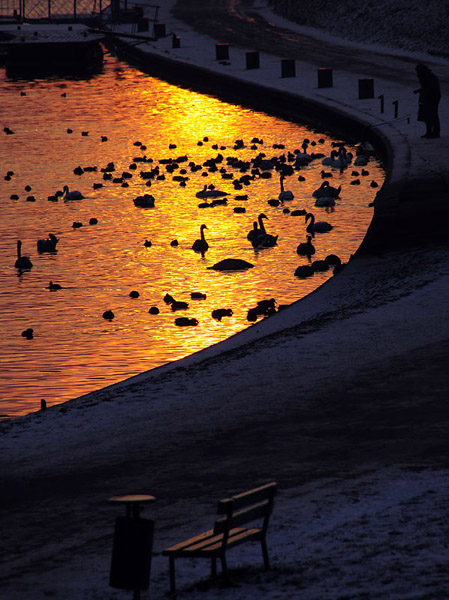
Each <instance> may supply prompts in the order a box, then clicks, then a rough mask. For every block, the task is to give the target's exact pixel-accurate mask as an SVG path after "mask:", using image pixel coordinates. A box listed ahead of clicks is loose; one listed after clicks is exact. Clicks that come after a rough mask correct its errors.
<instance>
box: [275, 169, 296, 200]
mask: <svg viewBox="0 0 449 600" xmlns="http://www.w3.org/2000/svg"><path fill="white" fill-rule="evenodd" d="M284 179H285V175H281V179H280V183H281V192H280V194H279V196H278V198H279V200H293V198H294V195H293V192H291V191H290V190H284Z"/></svg>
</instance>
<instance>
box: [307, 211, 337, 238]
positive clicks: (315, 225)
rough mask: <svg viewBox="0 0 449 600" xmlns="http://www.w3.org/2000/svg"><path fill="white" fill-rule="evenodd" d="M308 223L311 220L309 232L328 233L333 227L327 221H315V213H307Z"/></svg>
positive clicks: (308, 226)
mask: <svg viewBox="0 0 449 600" xmlns="http://www.w3.org/2000/svg"><path fill="white" fill-rule="evenodd" d="M305 219H306V224H307V221H309V220H310V223H309V224H308V225H307V227H306V231H307V233H311V234H312V235H314V234H315V233H326V232H327V231H330V230H331V229H333V226H332V225H331V224H330V223H328V222H327V221H315V215H314V214H313V213H307V214H306V217H305Z"/></svg>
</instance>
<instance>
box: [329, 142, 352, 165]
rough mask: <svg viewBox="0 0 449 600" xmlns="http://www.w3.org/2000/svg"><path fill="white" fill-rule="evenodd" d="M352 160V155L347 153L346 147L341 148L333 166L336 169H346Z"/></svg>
mask: <svg viewBox="0 0 449 600" xmlns="http://www.w3.org/2000/svg"><path fill="white" fill-rule="evenodd" d="M351 160H352V154H351V153H349V152H347V151H346V148H345V147H344V146H340V148H339V150H338V156H337V157H336V159H335V160H334V162H333V163H332V164H331V167H333V168H334V169H346V167H347V166H348V165H349V164H350V162H351Z"/></svg>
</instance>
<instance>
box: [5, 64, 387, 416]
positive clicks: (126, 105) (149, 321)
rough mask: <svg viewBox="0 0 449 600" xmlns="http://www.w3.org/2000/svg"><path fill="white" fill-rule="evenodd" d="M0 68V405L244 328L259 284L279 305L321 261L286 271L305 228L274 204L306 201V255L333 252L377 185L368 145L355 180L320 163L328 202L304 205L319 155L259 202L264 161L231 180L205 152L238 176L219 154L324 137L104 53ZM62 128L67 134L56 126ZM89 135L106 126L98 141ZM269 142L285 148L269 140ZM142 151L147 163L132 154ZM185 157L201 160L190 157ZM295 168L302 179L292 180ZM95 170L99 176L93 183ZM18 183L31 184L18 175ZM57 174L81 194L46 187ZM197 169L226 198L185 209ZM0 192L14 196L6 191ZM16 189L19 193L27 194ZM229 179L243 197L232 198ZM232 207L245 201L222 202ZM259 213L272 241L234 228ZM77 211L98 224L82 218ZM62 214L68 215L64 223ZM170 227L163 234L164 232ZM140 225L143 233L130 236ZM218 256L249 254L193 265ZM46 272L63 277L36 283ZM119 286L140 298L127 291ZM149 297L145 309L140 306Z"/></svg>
mask: <svg viewBox="0 0 449 600" xmlns="http://www.w3.org/2000/svg"><path fill="white" fill-rule="evenodd" d="M0 79H1V80H2V81H1V87H0V102H1V103H2V108H3V123H4V125H7V126H8V127H10V128H11V129H12V130H13V131H15V133H14V135H8V136H7V135H3V132H0V134H1V135H2V138H1V142H2V143H1V145H0V158H1V164H2V165H3V170H4V173H1V178H0V202H1V204H0V217H1V219H2V223H3V226H4V234H3V235H2V237H1V239H0V250H1V258H0V272H1V277H0V369H1V372H2V375H3V377H2V381H1V382H0V396H1V403H0V413H1V414H8V415H9V416H18V415H23V414H26V413H28V412H31V411H34V410H37V409H38V408H39V405H40V399H41V398H45V399H46V400H47V403H48V405H52V404H57V403H61V402H64V401H66V400H68V399H71V398H74V397H77V396H80V395H82V394H84V393H87V392H89V391H92V390H94V389H98V388H100V387H103V386H105V385H108V384H111V383H113V382H116V381H119V380H122V379H124V378H126V377H129V376H131V375H134V374H137V373H140V372H142V371H145V370H148V369H151V368H154V367H155V366H159V365H162V364H164V363H166V362H169V361H172V360H176V359H179V358H182V357H184V356H186V355H188V354H191V353H192V352H195V351H198V350H200V349H202V348H205V347H207V346H209V345H211V344H214V343H217V342H219V341H221V340H223V339H225V338H227V337H229V336H230V335H232V334H234V333H236V332H238V331H241V330H242V329H244V328H245V327H248V326H249V325H250V323H249V322H248V321H247V319H246V316H247V311H248V309H249V308H251V307H253V306H254V305H255V304H256V303H257V302H258V301H259V300H263V299H267V298H271V297H274V298H276V301H277V303H278V304H289V303H291V302H294V301H295V300H297V299H299V298H301V297H303V296H304V295H306V294H308V293H310V292H311V291H312V290H314V289H316V287H317V286H319V285H320V284H321V283H323V282H324V281H326V280H327V279H328V278H329V277H330V276H331V272H328V273H324V274H318V273H317V274H315V275H314V277H312V278H309V279H305V280H302V279H298V278H295V277H294V275H293V273H294V271H295V269H296V267H297V266H298V265H299V264H305V263H307V258H305V259H303V258H301V257H299V256H298V255H297V254H296V246H297V245H298V243H299V242H300V241H304V240H305V224H304V217H292V216H290V215H289V214H286V213H284V212H283V209H284V208H286V207H288V208H289V209H290V210H293V209H296V208H306V209H307V210H312V211H313V212H314V213H315V215H316V217H317V219H321V220H327V221H330V222H331V223H332V224H333V225H334V229H333V230H332V231H331V232H329V233H326V234H321V235H320V234H317V236H316V237H315V239H314V245H315V246H316V248H317V253H316V256H315V257H314V258H324V257H325V256H326V255H327V254H329V253H335V254H338V255H339V256H340V257H341V258H342V260H343V261H346V260H348V258H349V256H350V255H351V253H353V252H354V251H355V250H356V248H357V247H358V246H359V244H360V242H361V240H362V239H363V236H364V232H365V231H366V228H367V227H368V224H369V222H370V220H371V218H372V208H370V207H369V203H370V202H371V201H372V200H373V199H374V196H375V192H376V190H375V189H373V188H371V187H370V186H369V183H370V181H371V180H376V181H377V182H378V183H379V185H381V183H382V181H383V177H384V173H383V170H382V167H381V165H380V164H379V163H378V161H375V160H373V161H371V162H370V164H369V166H368V167H367V168H368V169H369V172H370V173H369V176H366V177H361V184H360V185H359V186H352V185H350V184H349V182H350V180H351V179H354V177H353V176H351V169H347V170H346V171H345V172H343V173H340V172H339V171H334V172H333V178H332V180H331V183H332V185H339V184H340V183H341V185H342V187H343V192H342V194H341V200H340V201H338V202H337V206H336V207H335V208H334V209H333V210H331V211H328V212H326V210H325V209H322V208H317V207H315V206H314V198H313V197H312V191H313V190H314V189H315V188H316V187H318V186H319V185H320V184H321V182H322V180H321V178H320V174H319V173H320V171H321V170H322V168H323V167H322V165H321V161H320V160H317V161H314V162H313V163H311V164H310V166H308V167H305V168H303V169H301V171H299V172H295V174H294V175H292V176H291V177H288V178H287V179H286V187H288V188H289V189H291V190H293V192H294V195H295V199H294V200H293V201H291V202H289V203H288V204H287V203H286V204H285V205H284V206H280V207H272V206H270V205H268V204H267V200H269V199H270V198H277V196H278V194H279V190H280V184H279V177H278V175H277V174H276V173H275V172H274V176H273V177H272V178H271V179H262V178H256V179H254V180H253V181H252V182H251V185H249V186H244V187H243V189H242V190H239V191H235V190H234V187H233V185H232V181H233V180H232V179H225V178H223V177H222V173H220V170H217V171H215V172H211V171H209V170H208V168H207V167H206V166H204V162H205V161H206V160H207V159H210V158H211V157H217V155H218V154H219V153H220V154H222V155H223V161H222V163H219V164H218V165H217V166H218V168H219V169H220V168H224V169H225V170H226V174H227V175H228V176H231V175H232V176H233V178H234V179H237V178H239V177H241V176H242V174H243V173H241V172H239V170H238V169H236V168H233V167H231V166H229V165H228V164H227V160H226V159H227V158H228V157H238V158H239V159H241V160H245V161H248V160H250V159H252V158H254V157H255V156H256V155H257V154H258V153H259V152H265V153H266V155H267V157H274V156H277V157H279V156H281V155H282V154H287V153H288V152H289V151H290V152H293V151H294V150H295V149H298V148H300V144H301V142H302V140H303V139H304V138H309V139H310V140H314V141H316V145H315V146H313V147H312V146H310V147H309V151H314V152H323V153H325V154H329V152H330V150H331V149H332V141H334V140H333V139H331V138H330V137H328V136H324V135H322V134H320V133H317V132H313V131H310V130H308V129H307V128H305V127H304V126H301V125H298V124H295V123H289V122H284V121H281V120H279V119H275V118H273V117H271V116H269V115H266V114H263V113H259V112H254V111H251V110H249V109H246V108H243V107H240V106H233V105H230V104H226V103H223V102H220V101H219V100H217V99H215V98H212V97H208V96H203V95H201V94H196V93H194V92H192V91H189V90H185V89H181V88H177V87H175V86H172V85H170V84H168V83H166V82H163V81H159V80H157V79H153V78H150V77H148V76H147V75H144V74H143V73H141V72H139V71H137V70H135V69H133V68H130V67H128V66H127V65H124V64H123V63H120V62H119V61H117V60H116V59H115V58H113V57H108V58H107V63H106V65H105V70H104V73H102V74H99V75H97V76H96V77H93V78H92V79H90V80H87V81H86V80H69V79H67V80H61V79H47V80H45V79H42V80H35V81H26V80H23V81H20V80H17V81H10V80H7V79H6V78H5V75H4V73H1V72H0ZM21 92H23V93H24V94H25V95H20V93H21ZM62 93H65V94H66V95H65V96H62V95H61V94H62ZM69 128H70V129H72V130H73V133H70V134H69V133H67V130H68V129H69ZM83 131H84V132H88V134H87V135H82V132H83ZM102 136H106V137H107V138H108V141H107V142H102V141H101V138H102ZM206 137H207V138H208V141H203V140H204V138H206ZM254 137H258V138H261V139H263V144H259V145H257V149H253V148H251V146H252V144H251V140H252V139H253V138H254ZM320 138H323V140H324V141H323V143H320V142H319V139H320ZM238 139H242V140H244V147H243V148H241V149H235V148H234V145H235V141H236V140H238ZM136 141H140V142H141V143H143V144H145V145H146V149H145V150H143V149H142V148H141V147H140V146H137V145H135V142H136ZM280 143H282V144H284V145H285V149H279V148H273V146H274V145H275V144H280ZM170 145H176V148H174V147H170ZM214 145H217V146H218V148H213V146H214ZM223 146H224V147H225V149H221V148H222V147H223ZM348 149H351V148H350V146H349V145H348ZM184 155H185V156H187V158H188V159H187V161H185V162H180V163H178V168H177V169H176V170H175V171H173V173H170V172H169V171H168V170H167V165H166V164H165V163H164V162H160V161H161V160H166V159H168V158H176V157H180V156H184ZM142 157H147V158H151V159H152V161H153V162H138V161H134V158H142ZM110 161H113V162H114V164H115V171H114V173H113V176H114V177H117V176H119V175H121V174H122V173H123V172H124V171H126V172H128V173H129V174H130V175H132V177H130V178H128V179H126V180H124V181H125V183H127V184H128V186H127V187H125V186H122V185H121V184H120V183H113V182H112V181H107V180H104V179H103V173H102V172H101V168H103V167H105V166H106V165H107V163H108V162H110ZM189 163H194V164H196V165H201V169H200V170H198V171H194V170H192V169H191V167H190V166H189ZM132 165H135V166H136V168H132ZM77 166H81V167H83V168H85V167H91V168H96V170H90V171H84V172H83V174H82V175H81V176H79V175H75V174H74V172H73V171H74V169H75V167H77ZM157 166H158V167H159V174H160V175H163V176H164V179H153V180H152V185H151V187H148V186H146V185H145V183H146V180H145V179H143V178H142V177H141V176H140V173H141V171H149V170H150V169H153V168H155V167H157ZM182 169H185V170H186V172H185V174H184V175H185V177H187V178H188V179H187V180H186V185H185V187H182V186H181V185H180V182H179V181H177V180H176V179H174V177H175V176H179V175H180V174H181V170H182ZM9 170H12V171H14V175H13V176H12V177H11V179H10V180H9V181H8V180H6V179H4V176H5V175H6V173H7V171H9ZM248 173H250V171H248ZM204 174H206V176H204ZM298 174H301V175H303V176H304V177H305V181H298ZM94 183H103V187H101V188H99V189H93V184H94ZM27 184H29V185H31V187H32V190H31V191H30V192H26V191H25V189H24V188H25V185H27ZM64 184H67V185H69V187H70V189H79V190H80V191H82V192H83V194H84V195H85V196H86V197H85V198H84V199H83V200H80V201H71V202H64V201H63V200H59V201H58V202H51V201H49V200H47V197H48V196H49V195H52V194H54V193H55V191H56V190H60V189H62V186H63V185H64ZM205 184H208V185H209V184H213V185H215V186H216V188H220V189H224V190H226V191H227V192H229V196H228V203H227V205H226V206H215V207H213V208H205V209H204V208H203V209H202V208H199V207H198V204H199V203H200V202H201V200H199V199H198V198H197V197H196V195H195V194H196V192H197V191H199V190H200V189H202V188H203V186H204V185H205ZM144 193H150V194H152V195H153V196H154V197H155V207H154V208H149V209H143V208H137V207H136V206H134V203H133V199H134V198H135V197H136V196H138V195H142V194H144ZM12 194H17V195H18V196H19V199H18V200H13V199H11V195H12ZM31 194H32V195H34V196H35V198H36V200H35V201H34V202H31V201H27V196H29V195H31ZM242 194H247V195H248V199H247V200H237V199H235V196H236V195H242ZM237 206H240V207H242V206H243V207H245V209H246V212H244V213H235V212H234V208H235V207H237ZM261 212H264V213H265V214H266V215H267V216H268V220H267V221H266V228H267V230H268V231H269V232H271V233H273V234H276V235H279V240H278V245H277V246H275V247H274V248H269V249H265V250H262V251H258V252H255V251H254V249H253V248H252V246H251V244H250V243H249V242H248V240H247V239H246V234H247V232H248V231H249V230H250V229H251V228H252V223H253V221H254V220H255V219H256V218H257V216H258V215H259V213H261ZM92 217H95V218H96V219H98V224H96V225H90V224H89V220H90V219H91V218H92ZM74 222H81V223H82V224H83V226H82V227H79V228H74V227H73V226H72V224H73V223H74ZM202 223H205V224H206V225H207V227H208V229H207V230H206V239H207V240H208V243H209V250H208V251H207V253H206V254H205V256H204V257H202V256H201V255H200V254H197V253H195V252H194V251H193V250H192V249H191V245H192V243H193V241H194V240H195V239H196V238H198V237H199V230H200V225H201V224H202ZM49 232H51V233H54V234H56V235H57V236H58V237H59V238H60V241H59V243H58V246H57V253H55V254H48V253H44V254H39V253H38V252H37V249H36V242H37V240H38V239H40V238H46V237H47V236H48V233H49ZM18 239H21V240H22V241H23V252H24V254H27V255H29V256H30V258H31V260H32V262H33V268H32V269H31V270H30V271H28V272H23V273H22V274H20V273H18V272H17V270H16V269H15V268H14V262H15V258H16V256H15V253H16V241H17V240H18ZM174 239H177V240H178V242H179V245H178V246H177V247H173V246H171V245H170V242H171V241H172V240H174ZM145 240H150V241H151V242H152V245H151V247H145V246H144V242H145ZM227 257H233V258H242V259H244V260H247V261H249V262H251V263H253V264H254V265H255V266H254V268H252V269H249V270H248V271H245V272H238V273H220V272H216V271H214V270H210V269H208V268H207V267H210V266H211V265H213V264H214V263H215V262H217V261H219V260H221V259H223V258H227ZM49 281H54V282H57V283H59V284H61V285H62V286H63V289H61V290H58V291H50V290H49V289H48V284H49ZM132 290H137V291H138V292H139V294H140V296H139V298H136V299H133V298H131V297H130V296H129V293H130V291H132ZM192 291H200V292H203V293H206V294H207V298H206V300H191V298H190V293H191V292H192ZM166 293H170V294H171V295H172V296H174V297H175V299H176V300H180V301H185V302H188V304H189V308H188V309H187V310H182V311H176V312H173V311H172V310H171V308H170V306H169V305H167V304H166V303H165V302H164V301H163V297H164V295H165V294H166ZM151 306H157V307H158V308H159V310H160V313H159V314H158V315H151V314H149V313H148V310H149V308H150V307H151ZM216 308H231V309H232V311H233V315H232V316H231V317H224V318H223V319H222V321H221V322H219V321H216V320H214V319H213V318H212V316H211V313H212V310H214V309H216ZM108 309H110V310H112V311H113V312H114V313H115V319H114V320H112V321H110V322H109V321H106V320H104V319H103V318H102V314H103V312H104V311H105V310H108ZM178 316H187V317H195V318H196V319H198V321H199V325H198V326H197V327H187V328H184V327H183V328H180V327H176V325H175V324H174V320H175V318H176V317H178ZM28 327H32V328H33V329H34V331H35V336H34V338H33V339H32V340H26V339H24V338H23V337H22V336H21V332H22V331H23V330H24V329H26V328H28Z"/></svg>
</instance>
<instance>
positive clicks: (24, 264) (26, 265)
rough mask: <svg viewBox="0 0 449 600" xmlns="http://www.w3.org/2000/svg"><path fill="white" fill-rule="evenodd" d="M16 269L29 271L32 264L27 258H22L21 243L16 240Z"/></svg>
mask: <svg viewBox="0 0 449 600" xmlns="http://www.w3.org/2000/svg"><path fill="white" fill-rule="evenodd" d="M14 266H15V267H16V269H31V267H32V266H33V263H32V262H31V260H30V259H29V258H28V256H22V242H21V241H20V240H17V260H16V262H15V264H14Z"/></svg>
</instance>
